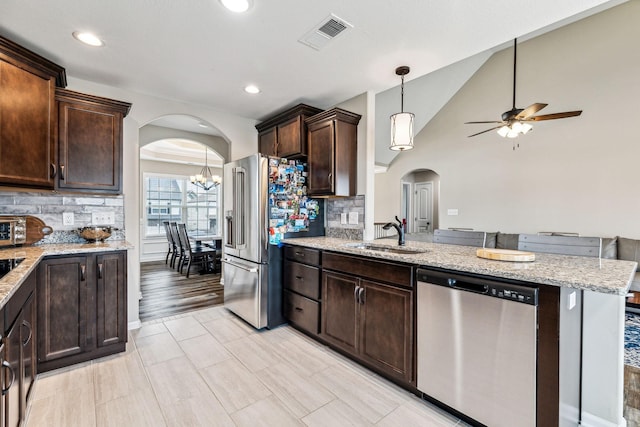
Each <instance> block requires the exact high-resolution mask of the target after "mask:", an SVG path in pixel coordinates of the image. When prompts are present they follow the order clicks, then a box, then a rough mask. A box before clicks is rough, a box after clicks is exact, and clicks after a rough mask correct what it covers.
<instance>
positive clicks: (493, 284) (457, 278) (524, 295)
mask: <svg viewBox="0 0 640 427" xmlns="http://www.w3.org/2000/svg"><path fill="white" fill-rule="evenodd" d="M416 277H417V280H418V282H423V283H430V284H433V285H439V286H445V287H448V288H452V289H457V290H460V291H466V292H474V293H478V294H483V295H486V296H488V297H494V298H500V299H505V300H510V301H514V302H519V303H522V304H529V305H538V288H530V287H527V286H522V285H518V284H515V283H508V282H500V281H497V280H491V279H488V278H484V277H478V276H465V275H462V274H456V273H449V272H444V271H434V270H426V269H421V268H419V269H418V270H417V272H416Z"/></svg>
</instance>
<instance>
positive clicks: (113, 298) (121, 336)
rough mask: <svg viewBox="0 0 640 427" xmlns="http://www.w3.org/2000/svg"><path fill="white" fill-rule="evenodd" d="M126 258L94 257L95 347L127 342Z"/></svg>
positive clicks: (116, 255) (118, 255) (103, 255)
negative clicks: (95, 277)
mask: <svg viewBox="0 0 640 427" xmlns="http://www.w3.org/2000/svg"><path fill="white" fill-rule="evenodd" d="M126 267H127V262H126V256H125V254H124V253H106V254H102V255H98V256H97V257H96V275H97V285H96V304H97V307H96V309H97V312H96V314H97V323H96V338H97V346H98V347H103V346H106V345H109V344H115V343H119V342H125V341H126V340H127V287H126V277H127V276H126V275H127V273H126Z"/></svg>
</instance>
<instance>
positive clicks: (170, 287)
mask: <svg viewBox="0 0 640 427" xmlns="http://www.w3.org/2000/svg"><path fill="white" fill-rule="evenodd" d="M191 270H192V272H191V275H190V276H189V278H188V279H187V278H186V276H185V275H184V274H180V273H178V272H177V271H175V270H173V269H172V268H171V267H169V266H168V265H165V263H164V261H158V262H145V263H141V264H140V291H141V292H142V299H141V300H140V320H141V321H143V322H144V321H147V320H151V319H159V318H162V317H167V316H173V315H175V314H180V313H185V312H188V311H192V310H196V309H201V308H206V307H213V306H215V305H219V304H222V303H223V300H224V294H223V292H224V291H223V287H222V285H221V284H220V274H219V273H218V274H198V273H197V272H196V268H194V267H192V269H191Z"/></svg>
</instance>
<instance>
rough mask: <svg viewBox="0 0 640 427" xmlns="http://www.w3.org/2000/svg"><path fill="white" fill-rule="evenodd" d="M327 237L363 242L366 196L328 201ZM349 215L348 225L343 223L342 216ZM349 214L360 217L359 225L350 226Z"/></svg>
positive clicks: (326, 204)
mask: <svg viewBox="0 0 640 427" xmlns="http://www.w3.org/2000/svg"><path fill="white" fill-rule="evenodd" d="M325 206H326V212H325V214H326V218H327V220H326V221H327V227H326V229H325V234H326V235H327V237H337V238H342V239H352V240H362V238H363V236H364V195H358V196H355V197H340V198H330V199H326V202H325ZM343 213H346V214H347V224H342V223H341V216H342V214H343ZM349 213H356V214H357V215H358V223H357V224H348V222H349V220H348V218H349Z"/></svg>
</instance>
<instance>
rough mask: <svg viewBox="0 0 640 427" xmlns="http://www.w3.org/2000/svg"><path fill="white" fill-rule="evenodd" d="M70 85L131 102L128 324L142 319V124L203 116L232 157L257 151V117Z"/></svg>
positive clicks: (126, 189) (76, 82)
mask: <svg viewBox="0 0 640 427" xmlns="http://www.w3.org/2000/svg"><path fill="white" fill-rule="evenodd" d="M68 83H69V84H68V86H67V88H68V89H71V90H75V91H78V92H85V93H90V94H92V95H98V96H104V97H108V98H113V99H118V100H122V101H127V102H131V103H132V104H133V106H132V107H131V112H130V113H129V115H128V116H127V117H126V118H125V119H124V150H123V179H124V185H123V194H124V205H125V229H126V233H127V234H126V235H127V241H129V242H130V243H133V244H134V245H135V248H134V249H131V250H129V253H128V255H129V257H128V285H129V289H128V294H129V295H128V307H129V310H128V316H129V326H130V327H135V326H136V325H137V324H138V323H139V316H138V308H139V305H138V300H139V296H140V248H139V247H138V243H137V242H140V221H141V219H142V215H141V214H142V213H141V211H140V204H139V200H140V197H141V196H140V181H139V177H140V169H139V160H140V147H139V128H141V127H142V126H144V125H145V124H147V123H149V122H151V121H153V120H155V119H157V118H160V117H163V116H166V115H174V114H186V115H191V116H194V117H198V118H201V119H203V120H204V121H206V122H208V123H210V124H212V125H213V126H215V127H216V128H217V129H218V130H220V132H221V133H222V135H223V137H224V138H225V139H226V140H227V141H229V146H230V156H231V159H237V158H241V157H244V156H247V155H249V154H252V153H255V152H256V151H257V147H258V140H257V132H256V130H255V127H254V126H255V124H256V121H255V120H251V119H246V118H243V117H238V116H234V115H231V114H227V113H224V112H221V111H215V110H211V109H209V108H206V107H202V106H197V105H188V104H184V103H181V102H176V101H170V100H165V99H161V98H156V97H154V96H150V95H145V94H140V93H136V92H131V91H127V90H123V89H119V88H115V87H111V86H105V85H100V84H96V83H92V82H88V81H86V80H80V79H76V78H73V77H72V76H69V77H68Z"/></svg>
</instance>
